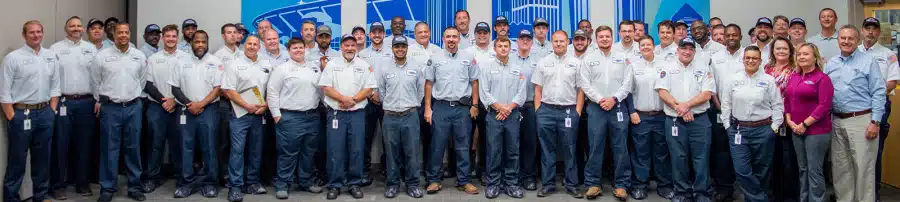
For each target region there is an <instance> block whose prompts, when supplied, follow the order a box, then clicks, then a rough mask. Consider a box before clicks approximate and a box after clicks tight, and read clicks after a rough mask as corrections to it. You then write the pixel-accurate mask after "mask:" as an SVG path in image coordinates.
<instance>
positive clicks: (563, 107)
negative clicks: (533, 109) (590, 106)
mask: <svg viewBox="0 0 900 202" xmlns="http://www.w3.org/2000/svg"><path fill="white" fill-rule="evenodd" d="M574 106H575V105H555V104H547V103H541V107H550V108H553V109H560V110H561V109H569V108H571V107H574Z"/></svg>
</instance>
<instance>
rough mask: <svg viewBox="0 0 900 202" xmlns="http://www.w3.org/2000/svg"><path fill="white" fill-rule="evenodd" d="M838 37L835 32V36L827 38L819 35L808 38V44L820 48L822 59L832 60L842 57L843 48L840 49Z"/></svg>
mask: <svg viewBox="0 0 900 202" xmlns="http://www.w3.org/2000/svg"><path fill="white" fill-rule="evenodd" d="M837 36H838V32H837V31H835V32H834V34H833V35H831V36H830V37H825V36H822V33H818V34H816V35H813V36H811V37H809V38H807V39H806V42H809V43H811V44H816V47H819V53H820V55H822V57H825V58H831V57H835V56H839V55H841V48H840V47H838V40H837Z"/></svg>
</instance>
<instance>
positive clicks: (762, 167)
mask: <svg viewBox="0 0 900 202" xmlns="http://www.w3.org/2000/svg"><path fill="white" fill-rule="evenodd" d="M755 130H756V131H755V133H756V136H755V137H754V139H753V141H754V143H755V144H754V145H755V147H756V148H753V159H752V162H753V175H754V176H755V177H756V179H758V180H759V183H760V184H759V185H760V189H761V190H762V192H763V193H762V195H764V196H766V197H767V198H766V200H770V198H771V197H769V196H768V195H767V194H766V187H768V186H769V185H770V176H771V175H770V172H771V171H772V164H773V161H772V158H773V153H774V152H773V151H774V150H775V137H776V135H775V131H773V130H772V126H770V125H765V126H760V127H758V128H756V129H755ZM789 147H790V149H791V150H793V149H794V147H793V146H789ZM785 152H786V151H785ZM788 155H790V154H788ZM790 156H793V155H790ZM791 159H792V161H793V162H794V163H796V162H797V161H796V160H793V158H791ZM793 176H795V177H791V178H785V179H797V178H796V175H793ZM778 181H791V182H794V183H791V184H795V182H796V181H794V180H778ZM792 187H793V185H792ZM792 189H793V190H796V188H792ZM788 192H789V193H791V192H790V190H789V191H788ZM785 198H790V199H791V201H796V200H797V199H796V198H797V196H796V195H791V196H785Z"/></svg>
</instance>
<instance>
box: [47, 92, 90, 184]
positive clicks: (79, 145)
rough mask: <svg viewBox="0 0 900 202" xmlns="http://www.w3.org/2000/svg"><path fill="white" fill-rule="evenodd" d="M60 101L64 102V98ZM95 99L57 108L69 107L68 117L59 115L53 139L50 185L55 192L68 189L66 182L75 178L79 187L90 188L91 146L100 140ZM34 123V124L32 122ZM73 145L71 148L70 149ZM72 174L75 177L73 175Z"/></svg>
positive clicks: (67, 109)
mask: <svg viewBox="0 0 900 202" xmlns="http://www.w3.org/2000/svg"><path fill="white" fill-rule="evenodd" d="M60 100H63V99H62V98H60ZM94 103H95V101H94V99H93V98H85V99H78V100H66V101H64V102H62V101H61V102H59V105H58V107H57V108H56V109H58V110H60V109H61V108H62V106H65V107H66V115H65V116H62V115H61V114H59V115H57V116H56V131H55V133H54V137H53V153H52V154H51V156H53V162H51V163H50V167H51V168H55V169H54V170H53V171H51V172H52V173H51V175H50V186H51V188H52V189H62V188H65V187H66V179H67V178H68V176H73V180H74V183H75V185H76V186H83V187H86V186H88V172H89V171H88V165H89V164H90V160H91V156H90V155H91V148H93V147H92V146H91V145H92V143H93V142H94V141H95V140H97V134H96V132H95V131H96V127H97V126H96V125H95V124H96V122H97V118H96V117H95V116H94ZM32 124H33V123H32ZM70 145H71V146H72V147H71V148H70V147H69V146H70ZM70 149H71V153H73V154H75V155H73V159H72V160H74V161H73V163H74V164H75V166H74V170H72V172H69V170H68V168H69V160H70V159H69V153H70ZM70 173H71V174H70Z"/></svg>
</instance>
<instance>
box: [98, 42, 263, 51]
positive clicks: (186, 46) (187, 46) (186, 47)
mask: <svg viewBox="0 0 900 202" xmlns="http://www.w3.org/2000/svg"><path fill="white" fill-rule="evenodd" d="M104 47H105V46H104ZM192 49H193V47H191V43H188V42H187V41H183V40H182V41H179V42H178V50H180V51H184V52H185V53H193V52H194V50H192ZM259 50H263V48H262V45H261V44H260V48H259Z"/></svg>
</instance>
